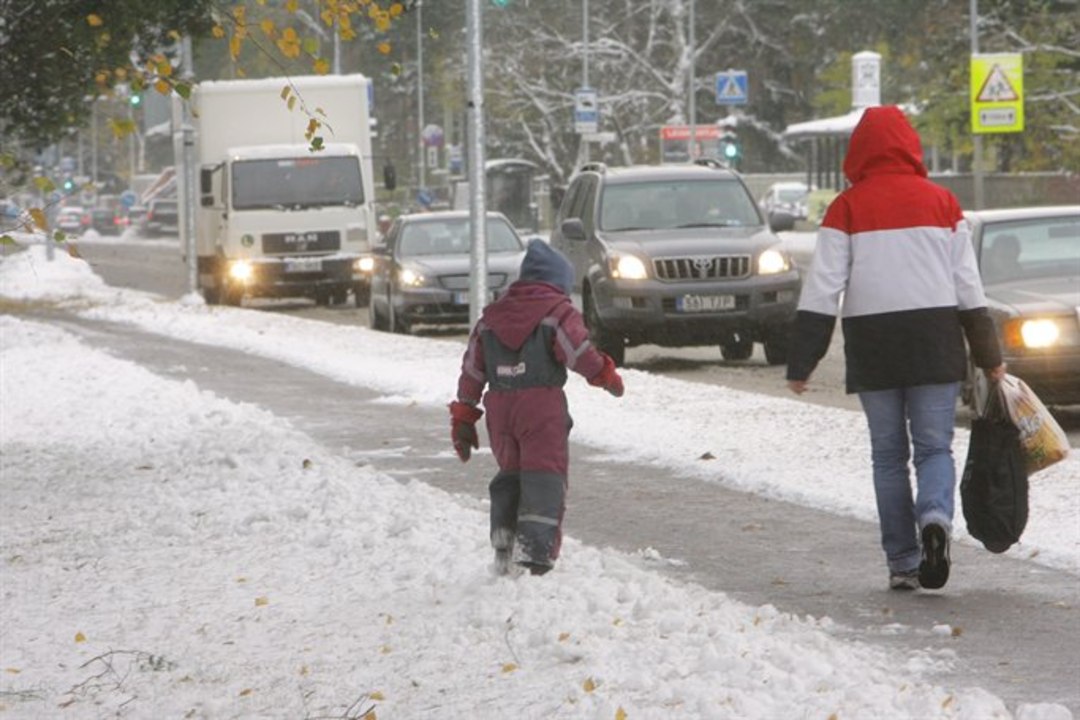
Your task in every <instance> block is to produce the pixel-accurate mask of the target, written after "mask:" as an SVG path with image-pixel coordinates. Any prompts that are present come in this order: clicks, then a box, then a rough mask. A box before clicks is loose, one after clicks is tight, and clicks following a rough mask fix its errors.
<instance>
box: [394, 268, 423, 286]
mask: <svg viewBox="0 0 1080 720" xmlns="http://www.w3.org/2000/svg"><path fill="white" fill-rule="evenodd" d="M398 282H399V283H401V284H402V285H404V286H405V287H423V286H424V285H426V284H427V278H425V277H424V275H423V273H421V272H420V271H419V270H416V269H415V268H411V267H403V268H401V269H400V270H398Z"/></svg>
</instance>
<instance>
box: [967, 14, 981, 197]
mask: <svg viewBox="0 0 1080 720" xmlns="http://www.w3.org/2000/svg"><path fill="white" fill-rule="evenodd" d="M970 7H971V13H970V14H971V56H972V57H973V58H974V57H975V56H976V55H978V54H979V0H971V5H970ZM968 65H969V66H970V65H971V62H970V61H969V62H968ZM972 134H973V136H974V137H972V145H973V147H972V153H971V178H972V182H973V183H974V191H975V207H974V208H973V209H974V210H981V209H982V207H983V175H982V135H981V134H979V133H972Z"/></svg>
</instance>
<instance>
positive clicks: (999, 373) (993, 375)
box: [983, 363, 1006, 382]
mask: <svg viewBox="0 0 1080 720" xmlns="http://www.w3.org/2000/svg"><path fill="white" fill-rule="evenodd" d="M1005 369H1006V366H1005V363H1001V364H1000V365H998V366H997V367H993V368H983V374H985V375H986V379H987V380H989V381H990V382H1001V381H1002V380H1004V379H1005Z"/></svg>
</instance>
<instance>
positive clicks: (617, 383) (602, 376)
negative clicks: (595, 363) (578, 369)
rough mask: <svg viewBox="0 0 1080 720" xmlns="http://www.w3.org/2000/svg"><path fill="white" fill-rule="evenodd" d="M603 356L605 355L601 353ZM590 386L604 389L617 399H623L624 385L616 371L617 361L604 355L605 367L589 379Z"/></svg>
mask: <svg viewBox="0 0 1080 720" xmlns="http://www.w3.org/2000/svg"><path fill="white" fill-rule="evenodd" d="M601 355H603V353H601ZM589 384H590V385H595V386H596V387H602V388H604V389H605V390H607V391H608V392H609V393H611V394H612V395H614V396H615V397H622V394H623V384H622V378H621V377H619V373H617V372H616V371H615V361H614V360H612V359H611V358H610V357H609V356H608V355H604V367H603V368H601V369H600V372H598V373H596V374H595V375H593V376H592V378H590V379H589Z"/></svg>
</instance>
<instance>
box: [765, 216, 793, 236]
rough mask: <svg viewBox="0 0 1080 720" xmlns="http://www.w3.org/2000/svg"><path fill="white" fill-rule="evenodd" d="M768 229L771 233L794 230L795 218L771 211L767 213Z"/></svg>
mask: <svg viewBox="0 0 1080 720" xmlns="http://www.w3.org/2000/svg"><path fill="white" fill-rule="evenodd" d="M769 229H770V230H772V231H773V232H785V231H788V230H794V229H795V216H794V215H792V214H791V213H789V212H782V211H773V212H771V213H769Z"/></svg>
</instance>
